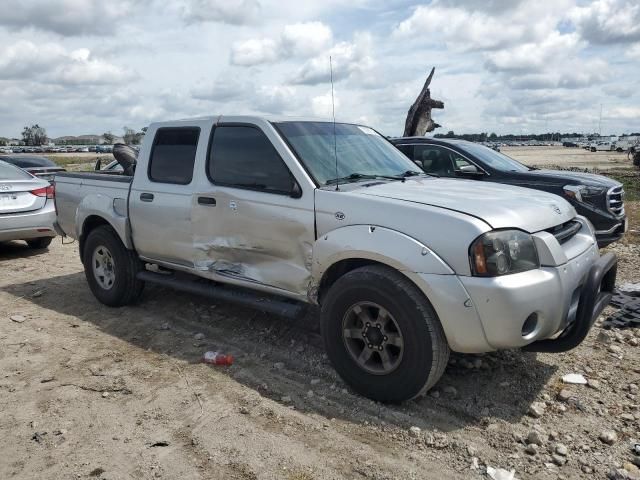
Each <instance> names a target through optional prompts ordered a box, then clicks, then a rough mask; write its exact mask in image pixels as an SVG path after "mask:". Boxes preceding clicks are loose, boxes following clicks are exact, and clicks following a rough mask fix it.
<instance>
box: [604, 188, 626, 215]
mask: <svg viewBox="0 0 640 480" xmlns="http://www.w3.org/2000/svg"><path fill="white" fill-rule="evenodd" d="M607 209H608V210H609V211H610V212H611V213H613V214H614V215H615V216H616V217H622V216H623V215H624V190H623V189H622V186H620V187H613V188H611V189H610V190H609V191H608V192H607Z"/></svg>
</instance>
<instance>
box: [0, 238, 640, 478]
mask: <svg viewBox="0 0 640 480" xmlns="http://www.w3.org/2000/svg"><path fill="white" fill-rule="evenodd" d="M609 250H612V251H615V252H616V253H617V254H618V256H619V258H620V268H619V280H620V282H624V281H631V282H638V281H640V274H639V273H638V272H639V271H640V245H638V244H635V243H627V244H618V245H614V246H612V247H610V248H609ZM0 271H1V272H2V275H0V412H2V413H1V414H0V452H2V454H1V455H0V478H3V479H4V478H20V479H31V478H56V479H57V478H103V479H121V478H184V479H191V478H194V479H199V478H231V479H280V478H284V479H325V478H355V479H358V478H363V479H364V478H370V479H392V478H398V479H407V478H409V479H410V478H416V479H417V478H420V479H424V478H433V479H441V478H447V479H448V478H462V479H466V478H471V479H474V478H487V476H486V475H487V474H486V472H487V469H488V468H489V467H492V468H503V469H507V470H511V469H513V470H515V477H516V478H519V479H555V478H564V479H569V478H594V479H595V478H598V479H600V478H607V476H608V475H611V477H610V478H633V475H635V476H636V477H637V476H638V475H639V474H638V469H637V467H636V466H635V465H634V464H633V462H634V461H635V462H636V464H640V461H639V458H640V457H635V456H634V455H633V454H632V445H633V443H634V442H638V441H640V432H639V430H640V429H639V425H640V409H639V404H640V396H639V394H638V386H639V385H640V362H638V358H639V356H638V352H639V351H640V350H639V348H638V343H639V342H640V331H639V330H617V331H605V330H603V329H602V328H600V327H599V326H596V327H595V328H594V329H593V330H592V332H591V334H590V335H589V337H588V338H587V340H586V341H585V342H584V343H583V344H582V345H581V346H580V347H578V348H577V349H575V350H573V351H571V352H568V353H564V354H558V355H550V354H532V353H525V352H521V351H505V352H499V353H492V354H487V355H481V356H467V355H454V356H452V359H451V362H450V365H449V367H448V369H447V371H446V373H445V375H444V377H443V378H442V380H441V381H440V382H439V384H438V385H437V386H436V387H435V389H433V390H432V391H431V392H430V393H429V395H427V396H426V397H423V398H421V399H418V400H416V401H411V402H408V403H405V404H403V405H400V406H388V405H381V404H377V403H375V402H372V401H369V400H367V399H365V398H362V397H360V396H358V395H355V394H354V393H352V392H351V391H349V389H348V388H347V387H346V386H345V385H344V384H343V383H342V381H341V380H340V379H339V378H338V377H337V375H336V373H335V372H334V370H333V369H332V368H331V366H330V365H329V363H328V361H327V359H326V356H325V354H324V350H323V347H322V342H321V339H320V336H319V334H318V333H317V328H316V323H315V316H314V315H309V316H308V318H306V319H305V320H304V321H299V322H293V321H288V320H283V319H281V318H277V317H272V316H268V315H265V314H263V313H260V312H256V311H253V310H248V309H244V308H238V307H234V306H230V305H225V304H217V305H216V304H213V303H211V302H208V301H206V300H202V299H201V298H198V297H195V296H191V295H187V294H182V293H176V292H173V291H169V290H166V289H163V288H158V287H151V288H148V289H147V290H146V291H145V294H144V296H143V299H142V302H141V303H140V305H138V306H133V307H127V308H119V309H110V308H107V307H104V306H102V305H101V304H99V303H98V302H97V301H96V300H95V299H94V298H93V296H92V295H91V293H90V291H89V289H88V287H87V285H86V282H85V279H84V274H83V273H82V266H81V264H80V261H79V259H78V255H77V245H76V244H71V245H61V244H60V242H59V240H58V241H56V242H55V243H54V244H53V245H52V246H51V248H50V249H49V251H48V252H42V253H34V252H32V251H30V250H28V249H27V248H26V247H24V246H23V245H22V244H21V243H19V242H14V243H10V244H4V245H0ZM611 311H613V310H612V309H608V310H607V312H605V313H608V312H611ZM603 318H604V316H603V317H601V319H600V321H599V323H600V322H601V321H602V319H603ZM198 334H202V335H198ZM207 350H220V351H222V352H225V353H230V354H233V355H234V356H235V358H236V361H235V364H234V365H233V366H231V367H210V366H207V365H204V364H201V363H199V359H200V357H201V355H202V354H203V352H205V351H207ZM569 373H579V374H582V375H584V377H586V378H587V379H588V381H589V384H588V385H568V384H563V383H562V377H563V376H564V375H566V374H569ZM623 468H624V469H625V470H624V471H623ZM616 469H617V470H616ZM624 472H626V473H624ZM624 475H626V476H627V477H625V476H624Z"/></svg>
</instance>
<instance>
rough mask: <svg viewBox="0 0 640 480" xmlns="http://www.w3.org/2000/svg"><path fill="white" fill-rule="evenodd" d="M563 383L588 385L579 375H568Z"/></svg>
mask: <svg viewBox="0 0 640 480" xmlns="http://www.w3.org/2000/svg"><path fill="white" fill-rule="evenodd" d="M562 383H571V384H575V385H586V384H587V379H586V378H584V375H581V374H579V373H568V374H566V375H565V376H563V377H562Z"/></svg>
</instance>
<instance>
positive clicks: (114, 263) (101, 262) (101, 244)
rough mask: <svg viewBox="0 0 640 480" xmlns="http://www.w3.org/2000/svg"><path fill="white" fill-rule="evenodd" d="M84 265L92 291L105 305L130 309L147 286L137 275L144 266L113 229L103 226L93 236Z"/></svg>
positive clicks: (88, 242) (83, 260) (87, 245)
mask: <svg viewBox="0 0 640 480" xmlns="http://www.w3.org/2000/svg"><path fill="white" fill-rule="evenodd" d="M82 263H83V264H84V273H85V277H86V278H87V282H88V283H89V288H91V291H92V292H93V294H94V296H95V297H96V298H97V299H98V300H100V302H102V303H104V304H105V305H108V306H110V307H119V306H122V305H129V304H131V303H134V302H135V301H136V300H137V299H138V297H140V294H141V293H142V289H143V288H144V282H141V281H140V280H138V279H137V278H136V275H137V273H138V272H139V271H140V270H142V269H143V264H142V262H141V261H140V260H139V259H138V257H137V255H136V254H135V252H133V251H131V250H128V249H127V248H126V247H125V246H124V245H123V244H122V241H120V238H119V237H118V235H117V234H116V232H114V231H113V229H112V228H111V227H108V226H100V227H97V228H96V229H95V230H92V231H91V233H89V236H88V237H87V240H86V242H85V244H84V251H83V258H82Z"/></svg>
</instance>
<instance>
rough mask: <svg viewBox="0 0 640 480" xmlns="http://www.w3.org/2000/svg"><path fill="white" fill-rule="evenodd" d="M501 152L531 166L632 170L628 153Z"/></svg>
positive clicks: (525, 149)
mask: <svg viewBox="0 0 640 480" xmlns="http://www.w3.org/2000/svg"><path fill="white" fill-rule="evenodd" d="M500 151H501V152H502V153H504V154H505V155H508V156H510V157H512V158H515V159H516V160H518V161H520V162H522V163H524V164H525V165H530V166H543V165H544V166H546V165H559V166H561V167H563V168H571V167H578V168H589V169H593V168H598V169H600V170H609V169H615V168H631V162H630V161H629V158H628V157H627V154H626V153H618V152H589V151H587V150H585V149H584V148H575V147H573V148H570V147H500Z"/></svg>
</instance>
